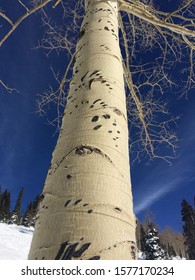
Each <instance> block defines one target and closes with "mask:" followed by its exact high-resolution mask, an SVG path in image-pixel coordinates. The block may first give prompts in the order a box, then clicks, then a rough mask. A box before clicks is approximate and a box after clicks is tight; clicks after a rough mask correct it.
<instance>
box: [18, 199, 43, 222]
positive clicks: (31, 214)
mask: <svg viewBox="0 0 195 280" xmlns="http://www.w3.org/2000/svg"><path fill="white" fill-rule="evenodd" d="M39 201H40V196H37V197H36V198H35V200H34V201H33V202H30V203H29V204H28V206H27V209H26V211H25V213H24V215H23V218H22V225H24V226H26V227H30V226H33V227H34V226H35V221H36V214H37V209H38V204H39Z"/></svg>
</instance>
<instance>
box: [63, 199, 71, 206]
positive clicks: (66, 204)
mask: <svg viewBox="0 0 195 280" xmlns="http://www.w3.org/2000/svg"><path fill="white" fill-rule="evenodd" d="M70 202H71V199H69V200H67V201H66V202H65V204H64V207H67V206H68V204H69V203H70Z"/></svg>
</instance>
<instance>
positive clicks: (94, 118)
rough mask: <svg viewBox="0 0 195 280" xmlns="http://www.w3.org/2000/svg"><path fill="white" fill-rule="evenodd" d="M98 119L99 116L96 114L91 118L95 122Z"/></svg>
mask: <svg viewBox="0 0 195 280" xmlns="http://www.w3.org/2000/svg"><path fill="white" fill-rule="evenodd" d="M98 120H99V117H98V116H94V117H93V118H92V119H91V121H92V122H97V121H98Z"/></svg>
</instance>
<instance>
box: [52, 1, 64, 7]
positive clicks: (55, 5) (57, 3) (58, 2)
mask: <svg viewBox="0 0 195 280" xmlns="http://www.w3.org/2000/svg"><path fill="white" fill-rule="evenodd" d="M61 1H62V0H56V2H55V4H54V5H53V6H52V8H56V7H57V5H59V4H60V2H61Z"/></svg>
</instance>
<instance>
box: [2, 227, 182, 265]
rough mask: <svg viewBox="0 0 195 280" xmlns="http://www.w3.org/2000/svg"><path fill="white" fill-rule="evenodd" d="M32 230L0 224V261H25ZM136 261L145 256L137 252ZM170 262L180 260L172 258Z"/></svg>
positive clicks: (31, 228)
mask: <svg viewBox="0 0 195 280" xmlns="http://www.w3.org/2000/svg"><path fill="white" fill-rule="evenodd" d="M33 231H34V228H33V227H30V228H28V227H24V226H17V225H14V224H13V225H7V224H4V223H0V260H27V258H28V252H29V249H30V244H31V240H32V235H33ZM138 259H139V260H144V259H145V254H144V253H142V252H141V251H139V252H138ZM171 259H172V260H181V258H180V257H178V256H176V257H172V258H171Z"/></svg>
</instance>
